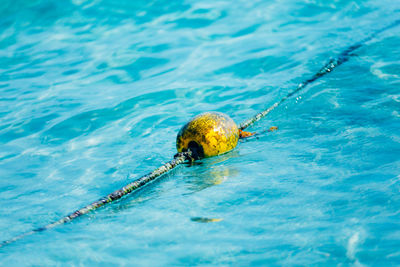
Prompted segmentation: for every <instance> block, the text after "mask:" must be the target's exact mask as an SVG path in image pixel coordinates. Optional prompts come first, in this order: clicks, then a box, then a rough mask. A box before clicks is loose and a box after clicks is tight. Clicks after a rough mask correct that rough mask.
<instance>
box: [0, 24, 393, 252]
mask: <svg viewBox="0 0 400 267" xmlns="http://www.w3.org/2000/svg"><path fill="white" fill-rule="evenodd" d="M398 24H400V19H399V20H397V21H395V22H394V23H392V24H390V25H389V26H387V27H385V28H382V29H380V30H378V31H376V32H375V33H373V34H371V35H370V36H369V37H367V38H365V39H364V40H362V41H360V42H358V43H356V44H354V45H352V46H349V47H348V48H347V49H345V50H344V51H343V52H342V53H340V54H339V56H338V57H337V58H336V59H332V60H330V61H329V62H328V64H326V65H325V66H324V67H323V68H322V69H321V70H320V71H318V72H317V73H316V74H314V75H313V76H312V77H311V78H309V79H308V80H306V81H304V82H302V83H300V84H299V85H298V86H297V87H296V88H295V89H294V90H293V91H292V92H290V93H288V94H287V95H286V96H284V97H283V98H282V99H281V100H279V101H278V102H275V103H274V104H273V105H272V106H270V107H269V108H267V109H266V110H264V111H262V112H260V113H258V114H256V115H255V116H254V117H252V118H250V119H248V120H246V121H244V122H243V123H242V124H240V126H239V129H241V130H243V129H246V128H247V127H249V126H251V125H252V124H254V123H255V122H256V121H259V120H260V119H261V118H263V117H265V116H266V115H268V114H269V113H270V112H271V111H272V110H274V109H275V108H276V107H278V106H279V105H280V104H282V103H283V102H284V101H285V100H286V99H288V98H290V97H291V96H293V95H294V94H296V93H297V92H299V91H300V90H302V89H304V88H305V87H306V86H307V85H308V84H310V83H312V82H314V81H316V80H317V79H319V78H321V77H322V76H324V75H325V74H327V73H329V72H331V71H333V70H334V69H335V68H336V67H337V66H340V65H341V64H343V63H344V62H346V61H347V60H349V58H350V56H352V54H351V53H352V52H353V51H354V50H356V49H358V48H360V47H361V46H363V45H364V44H365V43H366V42H368V41H369V40H371V39H372V38H374V37H375V36H376V35H377V34H379V33H381V32H383V31H386V30H388V29H390V28H393V27H394V26H397V25H398ZM196 157H197V156H196V155H195V153H192V152H191V151H190V150H189V151H187V152H181V153H178V154H176V155H175V156H174V159H172V160H171V161H169V162H167V163H165V164H164V165H162V166H161V167H159V168H157V169H155V170H154V171H153V172H151V173H148V174H146V175H144V176H142V177H140V178H138V179H137V180H135V181H133V182H131V183H129V184H127V185H126V186H124V187H122V188H121V189H118V190H116V191H114V192H112V193H111V194H108V195H107V196H105V197H102V198H100V199H99V200H97V201H95V202H93V203H92V204H90V205H87V206H86V207H84V208H81V209H79V210H76V211H75V212H73V213H71V214H69V215H67V216H65V217H64V218H62V219H60V220H58V221H56V222H53V223H50V224H48V225H46V226H43V227H39V228H36V229H34V230H32V231H30V232H26V233H24V234H21V235H19V236H16V237H14V238H12V239H9V240H6V241H3V242H2V243H0V248H1V247H4V246H5V245H8V244H10V243H13V242H15V241H17V240H20V239H22V238H24V237H26V236H29V235H32V234H34V233H38V232H42V231H45V230H48V229H51V228H54V227H55V226H57V225H60V224H64V223H67V222H70V221H72V220H74V219H76V218H78V217H80V216H82V215H84V214H87V213H89V212H90V211H93V210H96V209H98V208H100V207H102V206H104V205H106V204H108V203H111V202H114V201H116V200H118V199H120V198H122V197H124V196H126V195H128V194H130V193H131V192H132V191H134V190H136V189H139V188H141V187H143V186H145V185H147V184H149V183H150V182H151V181H153V180H154V179H156V178H158V177H160V176H161V175H163V174H165V173H166V172H168V171H170V170H172V169H174V168H175V167H177V166H178V165H180V164H182V163H184V162H185V161H186V160H189V161H193V160H195V159H196Z"/></svg>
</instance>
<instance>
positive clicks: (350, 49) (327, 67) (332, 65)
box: [239, 19, 400, 130]
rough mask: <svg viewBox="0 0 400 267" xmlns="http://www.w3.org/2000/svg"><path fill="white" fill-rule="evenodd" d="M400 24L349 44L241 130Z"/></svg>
mask: <svg viewBox="0 0 400 267" xmlns="http://www.w3.org/2000/svg"><path fill="white" fill-rule="evenodd" d="M399 24H400V19H399V20H396V21H395V22H393V23H391V24H390V25H388V26H386V27H384V28H381V29H379V30H377V31H375V32H374V33H372V34H371V35H370V36H368V37H366V38H365V39H363V40H361V41H359V42H357V43H355V44H354V45H351V46H349V47H348V48H346V49H345V50H344V51H343V52H341V53H340V54H339V55H338V56H337V57H336V58H334V59H331V60H330V61H329V62H328V63H327V64H326V65H325V66H323V67H322V69H320V70H319V71H318V72H317V73H315V74H314V75H313V76H311V78H309V79H308V80H305V81H304V82H302V83H300V84H299V85H297V87H296V88H295V89H294V90H293V91H291V92H289V93H288V94H287V95H286V96H284V97H283V98H282V99H281V100H279V101H277V102H275V103H274V104H272V106H270V107H269V108H267V109H265V110H263V111H261V112H259V113H257V114H256V115H254V116H253V117H251V118H249V119H248V120H246V121H244V122H242V123H241V124H240V126H239V129H240V130H244V129H246V128H247V127H249V126H251V125H253V124H254V123H255V122H257V121H259V120H261V119H262V118H264V117H265V116H267V115H268V114H269V113H270V112H271V111H273V110H274V109H275V108H277V107H278V106H280V105H281V104H282V103H283V102H285V101H286V100H287V99H288V98H290V97H292V96H293V95H295V94H296V93H298V92H300V91H301V90H302V89H304V88H305V87H306V86H307V85H309V84H310V83H312V82H314V81H316V80H318V79H319V78H321V77H323V76H324V75H325V74H328V73H330V72H332V71H333V70H334V69H335V68H336V67H338V66H340V65H342V64H343V63H344V62H346V61H348V60H349V58H350V57H351V56H353V54H352V52H354V51H355V50H356V49H358V48H360V47H361V46H363V45H365V43H367V42H368V41H370V40H371V39H373V38H374V37H375V36H376V35H378V34H379V33H382V32H384V31H386V30H388V29H391V28H393V27H395V26H397V25H399Z"/></svg>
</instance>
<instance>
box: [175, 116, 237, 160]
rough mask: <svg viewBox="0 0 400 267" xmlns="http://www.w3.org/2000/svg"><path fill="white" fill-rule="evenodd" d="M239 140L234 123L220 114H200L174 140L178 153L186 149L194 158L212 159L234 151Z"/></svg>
mask: <svg viewBox="0 0 400 267" xmlns="http://www.w3.org/2000/svg"><path fill="white" fill-rule="evenodd" d="M238 140H239V129H238V127H237V125H236V123H235V122H234V121H233V120H232V119H231V118H230V117H229V116H228V115H226V114H224V113H221V112H206V113H202V114H200V115H198V116H196V117H194V118H193V119H192V120H190V121H189V122H188V123H187V124H185V125H184V126H183V127H182V129H181V130H180V131H179V133H178V136H177V138H176V148H177V150H178V152H185V151H187V150H188V149H190V151H192V153H193V154H194V158H195V159H198V158H203V157H212V156H217V155H220V154H223V153H226V152H228V151H230V150H232V149H234V148H235V147H236V145H237V143H238Z"/></svg>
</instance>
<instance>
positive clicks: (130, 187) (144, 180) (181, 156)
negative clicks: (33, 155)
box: [0, 150, 192, 248]
mask: <svg viewBox="0 0 400 267" xmlns="http://www.w3.org/2000/svg"><path fill="white" fill-rule="evenodd" d="M186 160H189V161H191V160H192V152H191V151H190V150H189V151H187V152H181V153H178V154H176V155H175V156H174V159H173V160H171V161H169V162H167V163H165V164H164V165H162V166H161V167H159V168H157V169H155V170H154V171H152V172H150V173H148V174H146V175H144V176H142V177H140V178H138V179H136V180H135V181H133V182H131V183H129V184H127V185H126V186H124V187H122V188H121V189H118V190H116V191H114V192H112V193H111V194H108V195H107V196H105V197H102V198H100V199H99V200H97V201H95V202H93V203H92V204H90V205H87V206H86V207H84V208H81V209H79V210H76V211H75V212H73V213H71V214H69V215H67V216H65V217H64V218H62V219H60V220H58V221H56V222H53V223H51V224H48V225H46V226H43V227H39V228H36V229H34V230H32V231H30V232H27V233H24V234H21V235H19V236H16V237H14V238H12V239H9V240H7V241H3V242H2V243H0V248H1V247H3V246H5V245H7V244H10V243H13V242H15V241H17V240H19V239H22V238H24V237H26V236H29V235H32V234H34V233H38V232H42V231H45V230H48V229H51V228H54V227H55V226H57V225H60V224H64V223H67V222H70V221H72V220H74V219H76V218H78V217H80V216H82V215H84V214H87V213H89V212H90V211H93V210H96V209H98V208H100V207H102V206H104V205H106V204H108V203H111V202H114V201H116V200H118V199H120V198H122V197H123V196H126V195H128V194H129V193H131V192H132V191H134V190H136V189H139V188H141V187H143V186H145V185H147V184H149V183H150V182H151V181H153V180H155V179H156V178H158V177H160V176H161V175H163V174H164V173H166V172H168V171H170V170H172V169H174V168H175V167H177V166H178V165H180V164H182V163H184V162H185V161H186Z"/></svg>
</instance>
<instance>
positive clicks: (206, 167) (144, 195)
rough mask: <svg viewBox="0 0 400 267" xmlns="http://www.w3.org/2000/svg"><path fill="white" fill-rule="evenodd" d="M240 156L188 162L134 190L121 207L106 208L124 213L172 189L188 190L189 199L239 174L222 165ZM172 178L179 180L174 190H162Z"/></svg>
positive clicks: (120, 204)
mask: <svg viewBox="0 0 400 267" xmlns="http://www.w3.org/2000/svg"><path fill="white" fill-rule="evenodd" d="M238 156H239V153H238V152H237V151H232V152H229V153H227V154H224V155H221V156H218V157H214V158H208V159H203V160H201V161H197V162H195V163H186V164H185V165H184V166H185V167H187V168H178V169H173V170H172V171H170V172H169V173H167V174H165V175H163V176H162V177H160V178H158V179H156V180H155V181H153V182H152V183H151V184H149V185H148V186H145V187H143V188H140V189H138V190H136V191H134V192H133V193H131V194H130V195H129V196H128V197H125V198H123V199H121V200H119V201H118V202H117V204H116V203H114V204H113V205H110V206H108V207H106V208H107V209H108V210H109V211H110V212H112V213H116V212H119V211H121V210H125V209H130V208H132V207H134V206H136V205H140V204H145V203H147V202H148V201H150V200H154V199H157V198H160V197H163V196H164V195H166V194H167V192H166V190H167V191H169V189H171V190H174V191H176V190H177V187H178V188H181V189H183V190H184V191H186V193H183V194H182V195H183V196H186V195H191V194H194V193H196V192H200V191H202V190H204V189H207V188H209V187H212V186H215V185H218V184H221V183H223V182H224V181H225V180H227V179H229V178H230V177H234V176H237V175H238V174H239V171H238V170H237V169H234V168H232V167H229V166H227V165H226V164H221V163H224V162H225V161H227V160H229V159H231V158H234V157H238ZM200 170H202V171H200ZM177 175H178V176H179V177H178V178H176V176H177ZM172 179H176V181H175V182H174V185H173V186H172V187H168V186H167V187H166V188H165V187H164V188H162V184H165V183H166V182H168V181H170V180H172ZM178 191H180V190H178ZM187 191H189V192H187Z"/></svg>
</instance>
